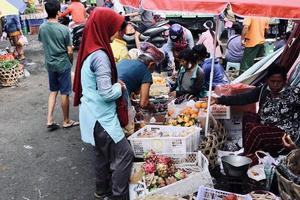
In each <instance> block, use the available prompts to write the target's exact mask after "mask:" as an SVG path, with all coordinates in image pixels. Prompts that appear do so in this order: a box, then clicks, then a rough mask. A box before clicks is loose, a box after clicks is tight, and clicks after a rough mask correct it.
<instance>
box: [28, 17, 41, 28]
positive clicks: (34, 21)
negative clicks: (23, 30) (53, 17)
mask: <svg viewBox="0 0 300 200" xmlns="http://www.w3.org/2000/svg"><path fill="white" fill-rule="evenodd" d="M27 21H28V25H29V26H30V27H32V26H40V25H41V24H42V23H44V22H45V19H28V20H27Z"/></svg>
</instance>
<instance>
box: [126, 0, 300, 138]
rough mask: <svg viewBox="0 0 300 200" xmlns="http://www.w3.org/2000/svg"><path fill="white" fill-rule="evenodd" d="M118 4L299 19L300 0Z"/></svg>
mask: <svg viewBox="0 0 300 200" xmlns="http://www.w3.org/2000/svg"><path fill="white" fill-rule="evenodd" d="M120 3H122V4H123V5H124V6H131V7H135V8H138V7H139V6H142V7H143V8H144V9H146V10H153V11H165V12H170V11H172V12H190V13H209V14H214V15H216V16H217V15H219V14H221V13H222V12H223V11H224V10H225V9H226V8H227V7H228V6H230V7H231V9H232V11H233V12H234V13H235V14H237V15H242V16H259V17H274V18H287V19H300V1H299V0H297V1H296V0H120ZM216 20H217V21H218V20H219V18H218V17H216ZM218 31H219V23H218V22H217V23H216V32H217V33H218ZM217 35H218V34H215V39H214V46H215V47H216V41H217ZM215 49H216V48H215ZM212 59H213V61H212V66H211V69H212V70H211V74H210V84H209V93H208V94H209V95H208V111H207V119H206V127H205V135H207V134H208V124H209V113H210V101H211V92H212V79H213V71H214V70H213V69H214V63H215V62H214V59H215V51H214V52H213V55H212Z"/></svg>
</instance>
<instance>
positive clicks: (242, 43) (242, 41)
mask: <svg viewBox="0 0 300 200" xmlns="http://www.w3.org/2000/svg"><path fill="white" fill-rule="evenodd" d="M245 44H246V39H244V40H241V45H242V46H243V47H244V46H245Z"/></svg>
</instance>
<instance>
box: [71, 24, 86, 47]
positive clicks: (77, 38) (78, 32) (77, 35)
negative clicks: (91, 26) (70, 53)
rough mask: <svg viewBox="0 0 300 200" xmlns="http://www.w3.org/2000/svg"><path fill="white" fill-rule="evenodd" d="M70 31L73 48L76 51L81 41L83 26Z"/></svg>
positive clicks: (77, 26) (80, 25)
mask: <svg viewBox="0 0 300 200" xmlns="http://www.w3.org/2000/svg"><path fill="white" fill-rule="evenodd" d="M71 30H72V31H71V36H72V43H73V47H74V49H76V50H78V49H79V46H80V43H81V39H82V34H83V30H84V24H79V25H76V26H74V27H73V28H72V29H71Z"/></svg>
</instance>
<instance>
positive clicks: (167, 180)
mask: <svg viewBox="0 0 300 200" xmlns="http://www.w3.org/2000/svg"><path fill="white" fill-rule="evenodd" d="M175 182H177V180H176V178H175V177H174V176H169V177H168V178H166V184H167V185H171V184H172V183H175Z"/></svg>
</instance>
